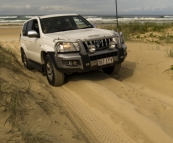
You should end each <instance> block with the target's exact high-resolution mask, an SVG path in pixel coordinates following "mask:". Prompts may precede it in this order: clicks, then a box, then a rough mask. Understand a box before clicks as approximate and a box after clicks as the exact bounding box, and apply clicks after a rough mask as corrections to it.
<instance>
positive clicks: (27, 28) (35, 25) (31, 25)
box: [23, 19, 40, 36]
mask: <svg viewBox="0 0 173 143" xmlns="http://www.w3.org/2000/svg"><path fill="white" fill-rule="evenodd" d="M24 28H25V30H24ZM24 28H23V31H24V32H23V33H24V34H25V35H24V36H27V35H28V31H31V30H34V31H36V32H37V33H38V35H40V32H39V26H38V21H37V20H36V19H33V20H30V21H29V22H27V23H26V24H25V25H24Z"/></svg>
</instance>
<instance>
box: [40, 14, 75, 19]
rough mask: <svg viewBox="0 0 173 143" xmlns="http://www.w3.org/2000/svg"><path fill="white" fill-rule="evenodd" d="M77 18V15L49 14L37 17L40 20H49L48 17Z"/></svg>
mask: <svg viewBox="0 0 173 143" xmlns="http://www.w3.org/2000/svg"><path fill="white" fill-rule="evenodd" d="M74 15H75V16H77V15H78V14H51V15H43V16H39V18H40V19H42V18H49V17H58V16H74Z"/></svg>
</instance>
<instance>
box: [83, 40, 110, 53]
mask: <svg viewBox="0 0 173 143" xmlns="http://www.w3.org/2000/svg"><path fill="white" fill-rule="evenodd" d="M110 41H112V38H106V39H99V40H92V41H86V42H83V45H84V47H85V50H86V51H87V52H88V46H89V45H95V46H96V51H99V50H103V49H108V48H109V43H110Z"/></svg>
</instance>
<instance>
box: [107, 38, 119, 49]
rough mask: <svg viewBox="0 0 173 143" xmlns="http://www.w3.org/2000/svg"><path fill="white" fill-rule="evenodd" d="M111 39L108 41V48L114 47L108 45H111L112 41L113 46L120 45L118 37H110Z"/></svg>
mask: <svg viewBox="0 0 173 143" xmlns="http://www.w3.org/2000/svg"><path fill="white" fill-rule="evenodd" d="M112 40H113V41H111V42H110V43H109V48H110V49H114V48H111V47H112V46H111V47H110V45H113V42H114V44H115V47H116V45H117V46H118V47H119V45H120V38H119V37H114V38H112Z"/></svg>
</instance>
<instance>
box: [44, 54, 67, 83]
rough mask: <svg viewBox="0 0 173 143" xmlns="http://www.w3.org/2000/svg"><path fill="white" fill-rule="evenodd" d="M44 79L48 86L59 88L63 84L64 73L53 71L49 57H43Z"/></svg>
mask: <svg viewBox="0 0 173 143" xmlns="http://www.w3.org/2000/svg"><path fill="white" fill-rule="evenodd" d="M45 69H46V77H47V80H48V82H49V84H50V85H52V86H60V85H62V84H63V83H64V78H65V76H64V73H62V72H60V71H58V70H56V69H55V67H54V65H53V63H52V60H51V58H50V57H49V55H46V57H45Z"/></svg>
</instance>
